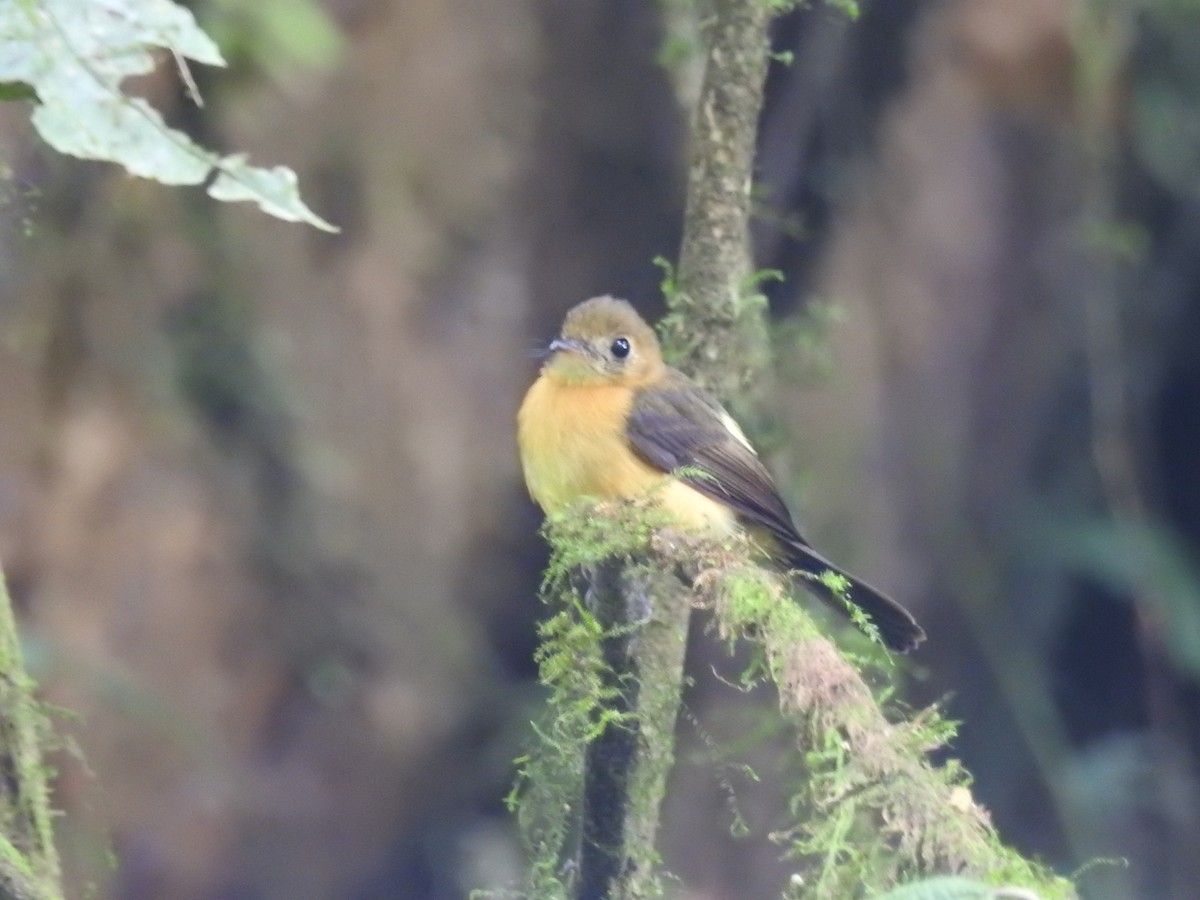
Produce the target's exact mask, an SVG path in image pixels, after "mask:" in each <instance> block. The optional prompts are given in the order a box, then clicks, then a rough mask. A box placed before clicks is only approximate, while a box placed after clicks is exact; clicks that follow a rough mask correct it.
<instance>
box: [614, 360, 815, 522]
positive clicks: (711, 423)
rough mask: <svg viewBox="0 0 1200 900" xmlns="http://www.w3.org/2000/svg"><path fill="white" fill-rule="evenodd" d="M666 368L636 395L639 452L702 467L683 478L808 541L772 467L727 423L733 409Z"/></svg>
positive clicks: (631, 426)
mask: <svg viewBox="0 0 1200 900" xmlns="http://www.w3.org/2000/svg"><path fill="white" fill-rule="evenodd" d="M667 372H668V374H667V377H666V378H665V379H664V380H663V382H662V383H661V384H660V385H658V386H655V387H654V388H647V389H643V390H641V391H639V392H638V394H637V397H636V398H635V400H634V404H633V409H632V410H631V411H630V414H629V421H628V424H627V426H626V433H627V435H628V437H629V442H630V444H632V445H633V449H634V450H635V451H636V452H637V454H638V455H639V456H640V457H641V458H642V459H644V460H645V461H646V462H648V463H650V465H652V466H655V467H656V468H658V469H661V470H662V471H663V472H675V471H678V470H679V469H696V470H697V471H698V472H701V473H704V474H703V475H686V474H685V475H683V476H682V480H683V481H684V482H685V483H687V484H688V485H689V486H690V487H692V488H694V489H695V490H697V491H699V492H700V493H702V494H704V495H705V496H707V497H711V498H712V499H714V500H716V501H717V502H718V503H723V504H725V505H726V506H728V507H729V508H730V509H732V510H733V511H734V512H736V513H737V514H738V515H739V516H741V517H742V518H744V519H747V520H749V521H751V522H754V523H756V524H759V525H762V526H764V527H765V528H767V529H768V530H769V531H770V532H771V533H772V534H774V535H775V536H776V537H778V538H779V539H781V540H784V541H787V542H794V543H799V544H803V545H805V546H807V542H806V541H805V540H804V538H802V537H801V536H800V533H799V532H798V531H797V530H796V526H795V524H794V523H793V522H792V515H791V513H790V512H788V508H787V505H786V504H785V503H784V502H783V498H782V497H780V496H779V491H778V490H777V489H776V487H775V482H774V481H773V480H772V479H771V473H770V472H768V471H767V469H766V467H765V466H764V465H763V464H762V462H761V461H760V460H759V458H758V456H757V455H756V454H755V453H754V451H753V450H751V449H750V447H749V446H748V445H747V444H745V443H743V440H742V439H741V438H740V436H739V434H738V433H735V432H734V431H733V430H731V428H730V427H729V426H728V425H727V424H726V423H727V422H728V423H732V421H733V420H732V419H731V418H730V417H729V414H728V413H727V412H725V410H724V409H723V408H722V407H721V405H720V404H719V403H718V402H717V401H716V400H715V399H713V398H712V397H711V396H710V395H708V394H707V393H705V392H704V391H703V390H702V389H701V388H700V387H699V386H698V385H697V384H695V383H694V382H693V381H691V380H690V379H689V378H688V377H687V376H686V375H684V374H683V373H682V372H679V371H677V370H675V369H668V370H667ZM733 427H736V426H733Z"/></svg>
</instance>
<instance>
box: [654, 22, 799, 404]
mask: <svg viewBox="0 0 1200 900" xmlns="http://www.w3.org/2000/svg"><path fill="white" fill-rule="evenodd" d="M778 11H779V8H778V4H772V3H769V2H767V0H715V2H714V4H713V13H714V14H713V16H712V18H711V19H710V20H709V22H708V54H707V58H706V60H705V65H704V78H703V81H702V83H701V87H700V98H699V102H698V104H697V107H696V111H695V113H694V115H693V118H692V134H691V141H692V142H691V149H690V154H689V161H688V183H687V200H686V207H685V210H684V218H683V240H682V243H681V245H680V251H679V266H678V268H677V270H676V272H675V277H674V279H673V283H672V286H671V289H670V290H669V291H668V292H667V293H668V296H667V305H668V307H669V310H670V312H669V314H668V316H667V318H666V319H665V320H664V321H663V325H662V331H663V340H664V345H665V347H666V351H667V354H668V356H669V357H670V358H671V359H672V361H673V362H674V363H675V364H676V365H678V366H679V368H681V369H683V370H684V371H685V372H687V373H688V374H689V375H691V376H692V377H693V378H695V379H696V380H697V381H698V382H700V383H701V384H702V385H704V386H705V387H706V388H708V389H709V390H711V391H712V392H713V393H714V394H716V396H718V397H720V398H721V399H722V400H723V401H725V402H734V403H735V405H736V402H737V401H739V400H740V399H741V398H742V397H743V396H744V395H745V393H746V391H747V389H748V388H750V387H751V386H752V380H753V379H752V376H753V375H755V374H756V373H761V371H762V370H763V368H764V367H765V363H766V352H767V347H768V343H769V342H768V340H767V331H766V315H765V312H766V305H765V303H764V302H763V299H762V297H761V295H759V293H758V292H757V290H756V285H755V284H754V279H753V272H754V262H753V256H752V254H751V250H750V187H751V184H752V182H753V176H754V149H755V144H756V140H757V136H758V117H759V113H760V112H761V110H762V98H763V85H764V83H765V82H766V77H767V65H768V63H769V61H770V49H771V42H770V37H769V34H768V26H769V25H770V23H771V19H772V18H773V16H774V15H775V14H776V13H777V12H778Z"/></svg>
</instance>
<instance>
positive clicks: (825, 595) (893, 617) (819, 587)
mask: <svg viewBox="0 0 1200 900" xmlns="http://www.w3.org/2000/svg"><path fill="white" fill-rule="evenodd" d="M787 549H788V551H789V552H788V557H789V558H788V563H789V564H790V565H791V566H792V567H793V568H796V569H799V570H800V571H801V572H807V573H808V574H809V575H814V576H817V577H819V576H820V575H821V573H823V572H833V573H835V574H837V575H841V576H842V577H843V578H845V579H846V580H847V581H849V582H850V589H849V590H848V591H847V592H846V594H847V595H848V596H849V599H850V602H851V603H853V604H854V605H855V606H857V607H858V608H859V609H861V610H862V611H863V612H864V613H866V614H867V617H868V618H870V620H871V622H872V623H873V624H874V625H875V627H876V628H878V629H879V634H880V636H881V637H882V638H883V642H884V643H885V644H887V645H888V647H890V648H891V649H892V650H895V651H896V652H898V653H907V652H908V651H909V650H912V649H913V648H914V647H916V646H917V644H919V643H921V641H923V640H925V630H924V629H923V628H921V626H920V625H918V624H917V620H916V619H914V618H913V617H912V613H910V612H909V611H908V610H907V609H905V608H904V607H903V606H901V605H900V604H899V603H897V602H896V601H895V600H893V599H892V598H891V597H889V596H887V595H886V594H883V593H881V592H880V591H877V590H875V588H873V587H871V586H870V585H869V584H867V583H866V582H865V581H860V580H859V579H857V578H855V577H854V576H853V575H851V574H850V573H849V572H845V571H843V570H842V569H839V568H838V567H837V566H835V565H834V564H833V563H831V562H830V561H829V560H827V559H825V558H824V557H822V556H821V555H820V554H818V553H816V552H815V551H814V550H813V549H812V548H811V547H808V546H806V545H804V544H793V543H789V544H788V548H787ZM805 581H806V587H808V588H809V589H810V590H812V592H813V593H815V594H816V595H817V596H818V597H820V598H821V599H822V600H824V601H825V602H826V603H828V604H829V605H830V606H832V607H833V608H834V609H836V610H838V612H841V613H843V614H845V613H846V604H845V602H844V601H843V599H842V597H841V596H840V595H838V594H837V593H835V592H834V591H831V590H830V589H829V588H828V587H826V586H825V585H824V584H823V583H822V582H820V581H816V580H812V579H805Z"/></svg>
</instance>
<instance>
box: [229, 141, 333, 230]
mask: <svg viewBox="0 0 1200 900" xmlns="http://www.w3.org/2000/svg"><path fill="white" fill-rule="evenodd" d="M217 169H218V171H219V172H220V174H219V175H217V180H216V181H214V182H213V183H212V185H210V186H209V189H208V193H209V196H210V197H214V198H216V199H217V200H229V201H237V200H252V201H254V202H255V203H257V204H258V208H259V209H261V210H262V211H263V212H265V213H267V214H269V215H272V216H275V218H277V219H283V220H284V221H287V222H307V223H308V224H309V225H312V226H313V227H314V228H320V229H321V230H322V231H331V232H336V231H337V228H335V227H334V226H332V225H330V224H329V223H328V222H326V221H325V220H324V219H322V218H321V217H320V216H318V215H317V214H316V213H314V212H313V211H312V210H311V209H309V208H308V207H307V206H306V205H305V204H304V201H303V200H301V199H300V190H299V187H298V184H297V179H296V173H295V172H293V171H292V170H291V169H289V168H286V167H285V166H276V167H275V168H273V169H261V168H258V167H256V166H250V165H247V164H246V156H245V155H244V154H237V155H235V156H227V157H225V158H224V159H222V160H221V161H220V162H219V163H218V164H217Z"/></svg>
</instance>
